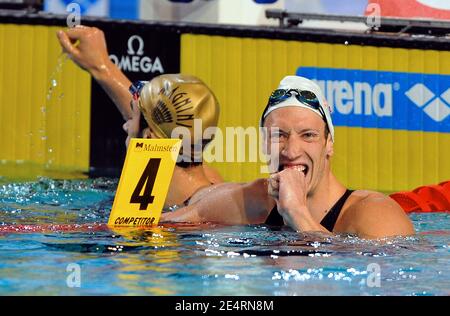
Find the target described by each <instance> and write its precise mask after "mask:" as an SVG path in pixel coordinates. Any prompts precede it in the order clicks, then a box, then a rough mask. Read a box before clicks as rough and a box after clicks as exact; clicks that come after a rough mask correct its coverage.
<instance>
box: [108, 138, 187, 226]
mask: <svg viewBox="0 0 450 316" xmlns="http://www.w3.org/2000/svg"><path fill="white" fill-rule="evenodd" d="M180 145H181V140H179V139H138V138H133V139H131V141H130V144H129V146H128V150H127V156H126V158H125V163H124V166H123V169H122V174H121V176H120V180H119V184H118V186H117V192H116V196H115V198H114V204H113V207H112V210H111V215H110V217H109V221H108V225H110V226H131V227H138V226H151V225H157V224H158V221H159V218H160V216H161V211H162V208H163V206H164V202H165V200H166V196H167V191H168V189H169V185H170V181H171V179H172V174H173V170H174V167H175V163H176V160H177V157H178V152H179V150H180Z"/></svg>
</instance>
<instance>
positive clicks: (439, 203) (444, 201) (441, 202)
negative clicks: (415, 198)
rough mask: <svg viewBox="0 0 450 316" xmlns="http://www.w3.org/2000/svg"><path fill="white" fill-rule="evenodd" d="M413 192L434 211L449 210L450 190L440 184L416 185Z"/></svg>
mask: <svg viewBox="0 0 450 316" xmlns="http://www.w3.org/2000/svg"><path fill="white" fill-rule="evenodd" d="M413 192H415V193H417V194H418V195H420V197H422V198H423V199H424V200H425V201H426V202H427V203H428V204H429V205H430V206H431V208H432V209H433V210H434V211H448V210H450V191H447V190H446V189H445V188H444V187H442V186H440V185H427V186H422V187H418V188H416V189H415V190H414V191H413Z"/></svg>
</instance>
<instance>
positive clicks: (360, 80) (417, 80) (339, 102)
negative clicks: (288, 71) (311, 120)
mask: <svg viewBox="0 0 450 316" xmlns="http://www.w3.org/2000/svg"><path fill="white" fill-rule="evenodd" d="M296 75H298V76H303V77H306V78H309V79H312V80H314V81H315V82H316V83H317V84H318V85H319V86H320V88H321V89H322V91H323V93H324V95H325V98H326V99H327V101H328V104H329V106H330V108H331V110H332V112H333V114H332V119H333V123H334V124H335V125H336V126H352V127H367V128H385V129H398V130H411V131H429V132H450V76H448V75H439V74H419V73H404V72H388V71H372V70H358V69H338V68H321V67H299V68H298V69H297V72H296Z"/></svg>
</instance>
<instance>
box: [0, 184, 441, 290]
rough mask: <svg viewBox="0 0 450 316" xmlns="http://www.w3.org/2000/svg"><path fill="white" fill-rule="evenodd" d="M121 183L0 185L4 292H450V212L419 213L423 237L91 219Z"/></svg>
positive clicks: (101, 214)
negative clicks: (116, 227) (135, 227)
mask: <svg viewBox="0 0 450 316" xmlns="http://www.w3.org/2000/svg"><path fill="white" fill-rule="evenodd" d="M116 185H117V181H116V180H111V179H88V180H70V181H69V180H58V181H56V180H50V179H46V178H42V179H39V180H37V181H32V182H21V183H10V182H9V181H5V180H4V181H3V182H2V183H0V295H449V294H450V265H449V262H450V243H449V241H450V214H449V213H429V214H413V215H411V218H412V220H413V222H414V225H415V228H416V230H417V232H418V235H417V236H416V237H414V238H403V239H397V240H393V241H389V242H379V241H378V242H375V241H363V240H360V239H358V238H355V237H334V238H327V239H323V238H319V237H317V236H302V235H299V234H297V233H295V232H293V231H290V230H281V231H277V230H272V229H270V228H269V227H266V226H264V225H248V226H228V227H227V226H219V225H201V226H199V225H197V226H196V225H181V226H170V227H167V226H166V227H157V228H154V229H151V230H146V231H134V232H133V231H128V232H124V231H110V230H107V229H105V227H104V226H98V225H95V223H105V222H106V221H107V218H108V216H109V211H110V208H111V204H112V201H113V198H114V192H115V189H116ZM28 224H31V225H32V226H26V225H28ZM49 224H74V226H71V228H70V229H72V230H74V231H57V229H58V228H57V227H56V228H55V226H49ZM11 227H18V229H19V228H20V230H19V231H15V232H11ZM33 227H34V228H36V227H41V228H43V229H44V231H36V230H34V231H33ZM63 227H67V226H63ZM25 228H28V231H27V232H23V230H24V229H25ZM2 229H3V232H2ZM5 230H6V231H7V232H5ZM77 230H78V231H77ZM74 265H75V267H79V272H80V273H79V276H80V278H79V279H77V278H75V279H74V274H73V273H75V272H74V271H75V270H76V269H75V270H74V269H73V267H74ZM68 268H69V270H67V269H68ZM377 269H379V274H378V275H379V278H377V271H378V270H377ZM77 271H78V270H77ZM74 280H75V281H76V282H75V283H74ZM78 281H79V283H77V282H78ZM78 285H79V287H77V286H78ZM378 285H379V286H378Z"/></svg>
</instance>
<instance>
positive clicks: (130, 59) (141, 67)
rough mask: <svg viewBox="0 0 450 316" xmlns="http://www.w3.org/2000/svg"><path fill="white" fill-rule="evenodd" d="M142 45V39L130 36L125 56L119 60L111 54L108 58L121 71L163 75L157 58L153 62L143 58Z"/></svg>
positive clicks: (162, 69)
mask: <svg viewBox="0 0 450 316" xmlns="http://www.w3.org/2000/svg"><path fill="white" fill-rule="evenodd" d="M144 45H145V44H144V40H143V39H142V37H140V36H138V35H132V36H130V38H129V39H128V49H127V55H123V56H121V57H120V59H119V57H118V56H116V55H114V54H111V55H109V58H110V59H111V60H112V61H113V62H114V63H115V64H116V65H117V66H118V67H119V68H120V69H121V70H123V71H128V72H143V73H155V72H159V73H164V68H163V66H162V63H161V60H160V59H159V57H158V56H157V57H156V58H155V60H154V61H152V59H151V58H150V57H149V56H144ZM135 48H136V49H135Z"/></svg>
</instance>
